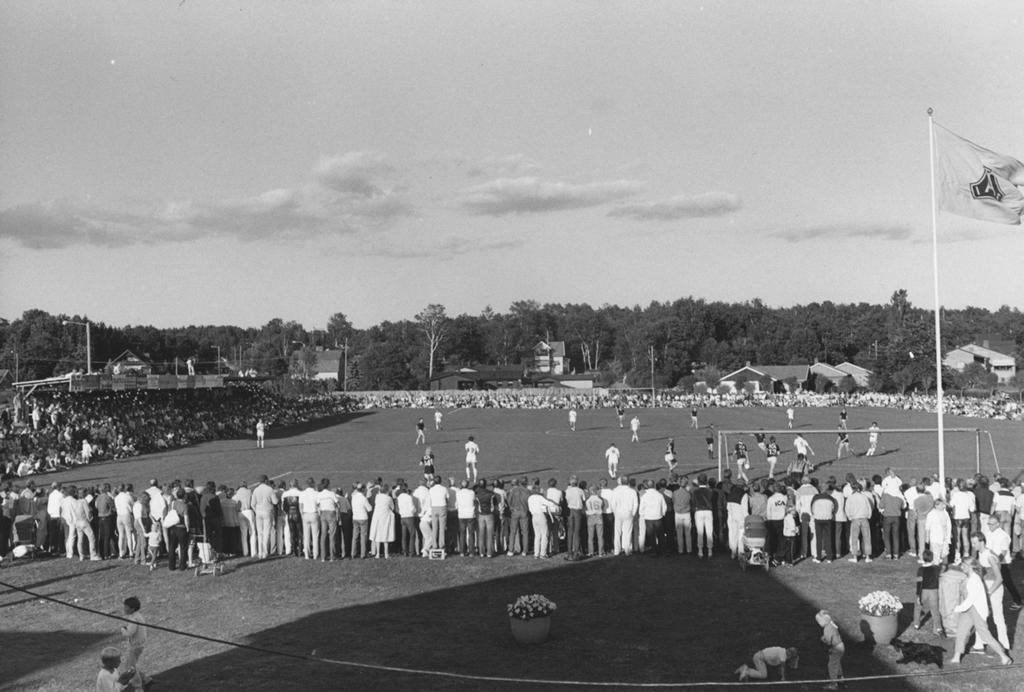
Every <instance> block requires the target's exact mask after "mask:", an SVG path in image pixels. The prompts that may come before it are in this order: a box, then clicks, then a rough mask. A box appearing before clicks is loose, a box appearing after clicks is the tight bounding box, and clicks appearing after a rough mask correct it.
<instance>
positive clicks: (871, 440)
mask: <svg viewBox="0 0 1024 692" xmlns="http://www.w3.org/2000/svg"><path fill="white" fill-rule="evenodd" d="M877 449H878V423H877V422H875V421H871V427H870V428H868V451H867V454H866V455H865V456H869V457H873V456H875V451H876V450H877Z"/></svg>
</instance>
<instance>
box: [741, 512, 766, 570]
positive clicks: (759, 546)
mask: <svg viewBox="0 0 1024 692" xmlns="http://www.w3.org/2000/svg"><path fill="white" fill-rule="evenodd" d="M767 541H768V525H767V524H765V520H764V517H760V516H757V515H756V514H751V515H750V516H748V517H747V518H746V519H744V520H743V552H742V553H741V554H740V569H742V570H743V571H744V572H746V571H747V567H764V570H765V571H766V572H767V571H768V570H769V568H771V562H772V561H771V556H770V555H768V551H766V550H765V544H766V543H767Z"/></svg>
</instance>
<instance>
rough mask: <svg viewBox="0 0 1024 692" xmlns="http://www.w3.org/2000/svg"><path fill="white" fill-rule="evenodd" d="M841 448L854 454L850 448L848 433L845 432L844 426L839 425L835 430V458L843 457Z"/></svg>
mask: <svg viewBox="0 0 1024 692" xmlns="http://www.w3.org/2000/svg"><path fill="white" fill-rule="evenodd" d="M843 450H845V451H846V452H848V453H849V454H853V455H854V456H856V453H855V452H854V451H853V450H852V449H851V448H850V435H849V433H847V432H846V428H843V427H842V426H840V427H839V429H838V430H837V431H836V459H842V458H843Z"/></svg>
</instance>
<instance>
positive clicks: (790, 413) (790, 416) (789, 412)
mask: <svg viewBox="0 0 1024 692" xmlns="http://www.w3.org/2000/svg"><path fill="white" fill-rule="evenodd" d="M795 419H796V411H794V410H793V407H792V406H790V407H789V408H787V409H786V424H787V425H788V426H789V429H790V430H792V429H793V421H794V420H795Z"/></svg>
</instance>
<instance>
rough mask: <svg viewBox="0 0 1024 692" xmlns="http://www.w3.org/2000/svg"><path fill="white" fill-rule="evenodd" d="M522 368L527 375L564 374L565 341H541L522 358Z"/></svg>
mask: <svg viewBox="0 0 1024 692" xmlns="http://www.w3.org/2000/svg"><path fill="white" fill-rule="evenodd" d="M523 369H524V370H525V371H526V374H527V375H540V374H543V375H564V374H565V342H564V341H551V342H547V341H541V342H539V343H538V344H537V345H536V346H534V347H533V350H532V351H531V352H530V353H529V354H528V355H527V356H526V357H524V358H523Z"/></svg>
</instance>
